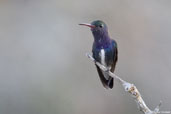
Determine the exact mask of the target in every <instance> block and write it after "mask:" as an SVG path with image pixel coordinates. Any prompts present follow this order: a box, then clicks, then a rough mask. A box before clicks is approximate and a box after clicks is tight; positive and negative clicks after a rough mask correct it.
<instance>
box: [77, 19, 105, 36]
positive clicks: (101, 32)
mask: <svg viewBox="0 0 171 114" xmlns="http://www.w3.org/2000/svg"><path fill="white" fill-rule="evenodd" d="M79 25H84V26H88V27H90V28H91V31H92V33H93V35H94V37H95V39H97V38H101V37H102V36H106V35H108V28H107V25H106V24H105V23H104V22H103V21H101V20H96V21H93V22H92V23H91V24H88V23H81V24H79Z"/></svg>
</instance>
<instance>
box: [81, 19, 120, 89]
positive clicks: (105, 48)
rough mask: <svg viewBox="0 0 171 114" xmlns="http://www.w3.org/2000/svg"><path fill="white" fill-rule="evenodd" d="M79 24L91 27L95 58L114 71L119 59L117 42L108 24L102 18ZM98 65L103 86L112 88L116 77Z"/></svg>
mask: <svg viewBox="0 0 171 114" xmlns="http://www.w3.org/2000/svg"><path fill="white" fill-rule="evenodd" d="M79 25H84V26H88V27H90V28H91V31H92V34H93V36H94V43H93V49H92V53H93V57H94V59H95V60H96V61H98V62H99V63H101V64H102V65H104V66H106V67H107V68H108V70H110V71H111V72H114V70H115V66H116V62H117V60H118V50H117V43H116V41H115V40H112V39H111V38H110V37H109V34H108V28H107V25H106V24H105V23H104V22H103V21H101V20H96V21H93V22H92V23H91V24H87V23H81V24H79ZM96 67H97V71H98V74H99V77H100V80H101V82H102V84H103V86H104V87H105V88H106V89H108V88H110V89H112V88H113V84H114V79H113V78H112V77H111V76H109V75H108V74H107V72H104V71H102V70H101V69H100V68H99V67H98V66H97V65H96Z"/></svg>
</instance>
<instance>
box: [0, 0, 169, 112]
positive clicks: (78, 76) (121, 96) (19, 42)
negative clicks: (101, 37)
mask: <svg viewBox="0 0 171 114" xmlns="http://www.w3.org/2000/svg"><path fill="white" fill-rule="evenodd" d="M97 19H100V20H103V21H105V22H106V24H107V25H108V28H109V33H110V36H111V37H112V38H113V39H115V40H116V41H117V43H118V48H119V61H118V63H117V68H116V72H115V73H116V74H117V75H119V76H120V77H121V78H123V79H124V80H127V81H129V82H131V83H134V84H135V85H136V86H137V88H138V89H139V91H140V92H141V94H142V97H143V98H144V100H145V102H146V104H147V105H148V106H149V108H151V109H154V108H155V107H156V106H157V105H158V103H159V101H160V100H162V101H163V103H162V106H161V110H162V111H170V110H171V95H170V94H171V89H170V87H171V82H170V81H171V1H170V0H150V1H148V0H147V1H144V0H138V1H137V0H131V1H129V0H94V1H92V0H70V1H69V0H0V114H115V113H116V114H142V112H140V111H139V110H138V109H137V106H136V103H135V102H134V100H133V99H132V98H131V97H130V95H129V94H127V93H125V92H124V89H123V88H122V86H121V85H120V84H119V83H118V82H116V81H115V85H114V88H113V89H112V90H106V89H104V88H103V86H102V84H101V82H100V80H99V77H98V75H97V71H96V68H95V66H94V64H93V63H92V62H91V61H90V60H89V59H88V58H87V57H86V56H85V54H86V53H87V52H90V53H91V49H92V43H93V37H92V34H91V32H90V30H89V28H87V27H82V26H79V25H78V24H79V23H82V22H88V23H90V22H92V21H93V20H97Z"/></svg>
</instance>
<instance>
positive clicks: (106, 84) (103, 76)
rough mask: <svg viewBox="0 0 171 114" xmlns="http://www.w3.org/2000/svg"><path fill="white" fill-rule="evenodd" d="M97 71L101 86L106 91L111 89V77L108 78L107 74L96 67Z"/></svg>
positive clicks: (112, 80)
mask: <svg viewBox="0 0 171 114" xmlns="http://www.w3.org/2000/svg"><path fill="white" fill-rule="evenodd" d="M96 67H97V71H98V74H99V77H100V80H101V82H102V84H103V86H104V87H105V88H106V89H108V88H110V89H112V88H113V85H114V83H113V82H114V79H113V77H111V76H109V75H108V74H107V73H105V72H103V71H102V70H101V69H100V68H99V67H98V66H97V65H96Z"/></svg>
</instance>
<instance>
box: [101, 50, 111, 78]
mask: <svg viewBox="0 0 171 114" xmlns="http://www.w3.org/2000/svg"><path fill="white" fill-rule="evenodd" d="M100 57H101V64H102V65H104V66H106V62H105V51H104V49H101V51H100ZM102 72H103V71H102ZM103 75H104V77H105V78H106V80H108V79H109V75H108V74H107V73H105V72H103Z"/></svg>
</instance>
